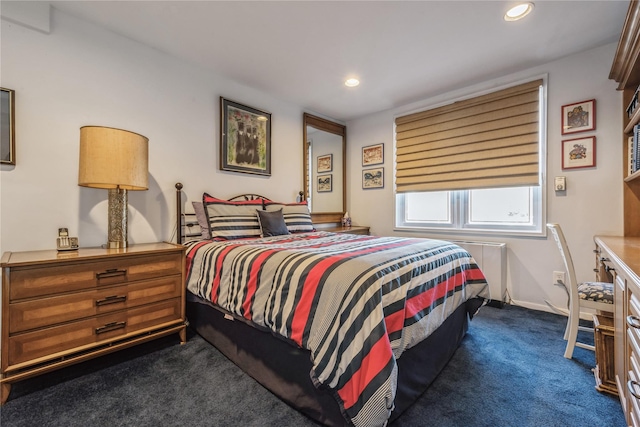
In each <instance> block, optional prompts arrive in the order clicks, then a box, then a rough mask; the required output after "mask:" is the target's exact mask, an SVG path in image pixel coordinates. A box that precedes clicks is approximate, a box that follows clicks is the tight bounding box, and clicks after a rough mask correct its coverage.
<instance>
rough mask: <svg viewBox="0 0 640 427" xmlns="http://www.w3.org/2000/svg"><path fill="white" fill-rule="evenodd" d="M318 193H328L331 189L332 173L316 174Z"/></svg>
mask: <svg viewBox="0 0 640 427" xmlns="http://www.w3.org/2000/svg"><path fill="white" fill-rule="evenodd" d="M317 183H318V193H330V192H332V191H333V175H332V174H328V175H318V178H317Z"/></svg>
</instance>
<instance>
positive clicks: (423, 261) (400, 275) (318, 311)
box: [187, 232, 489, 426]
mask: <svg viewBox="0 0 640 427" xmlns="http://www.w3.org/2000/svg"><path fill="white" fill-rule="evenodd" d="M188 245H189V247H188V249H187V289H188V290H189V291H190V292H192V293H193V294H195V295H199V296H200V297H202V298H205V299H207V300H210V301H212V302H213V303H215V304H218V305H219V306H221V307H222V308H224V309H225V310H227V311H229V312H231V313H233V314H235V315H237V316H241V317H244V318H245V319H247V320H250V321H252V322H254V323H256V324H258V325H260V326H262V327H265V328H268V329H270V330H271V331H272V332H273V333H276V334H279V335H281V336H283V337H286V338H288V339H289V340H290V341H292V342H294V343H295V344H296V345H298V346H300V347H303V348H306V349H308V350H310V351H311V356H312V364H313V371H312V372H311V377H312V379H313V380H314V382H315V384H316V385H317V386H318V387H329V388H331V389H332V390H333V392H334V393H333V394H334V396H335V397H336V399H337V400H338V402H339V403H340V405H341V406H342V408H343V413H344V414H345V417H346V418H347V419H349V420H350V421H351V422H352V423H353V424H354V425H355V426H377V425H384V424H385V423H386V421H387V419H388V418H389V415H390V414H391V411H392V410H393V401H394V397H395V391H396V378H397V366H396V359H398V358H399V357H400V356H401V355H402V352H403V351H404V350H406V349H409V348H411V347H412V346H413V345H415V344H416V343H418V342H420V341H421V340H423V339H424V338H426V337H427V336H428V335H429V334H430V333H431V332H432V331H434V330H435V329H436V328H438V326H440V324H442V322H443V321H444V320H445V319H446V318H447V316H449V314H451V313H452V312H453V311H454V310H455V309H456V308H457V307H458V306H459V305H460V304H462V303H464V302H465V301H466V300H468V299H471V298H474V297H483V298H488V297H489V294H488V292H489V291H488V286H487V284H486V281H485V278H484V276H483V274H482V272H481V271H480V269H479V268H478V266H477V265H476V263H475V261H474V260H473V258H471V256H470V255H469V253H468V252H466V251H465V250H463V249H462V248H460V247H459V246H457V245H455V244H453V243H450V242H445V241H440V240H429V239H412V238H399V237H371V236H360V235H351V234H334V233H327V232H314V233H302V234H292V235H287V236H277V237H268V238H261V239H260V238H259V239H243V240H231V241H216V242H212V241H209V240H207V241H199V242H191V243H189V244H188Z"/></svg>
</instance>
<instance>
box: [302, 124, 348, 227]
mask: <svg viewBox="0 0 640 427" xmlns="http://www.w3.org/2000/svg"><path fill="white" fill-rule="evenodd" d="M307 126H311V127H314V128H316V129H318V130H322V131H325V132H329V133H333V134H335V135H339V136H341V137H342V212H319V213H313V212H311V220H312V221H313V223H314V224H322V223H340V221H341V220H342V217H343V215H344V212H345V209H346V206H347V127H346V126H345V125H341V124H339V123H336V122H332V121H331V120H327V119H323V118H322V117H317V116H314V115H311V114H309V113H304V114H303V116H302V188H303V190H302V192H303V194H304V200H308V199H309V185H308V184H307V180H308V177H309V170H308V167H307V166H308V165H309V150H307Z"/></svg>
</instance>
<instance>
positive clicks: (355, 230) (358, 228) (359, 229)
mask: <svg viewBox="0 0 640 427" xmlns="http://www.w3.org/2000/svg"><path fill="white" fill-rule="evenodd" d="M318 231H328V232H331V233H347V234H364V235H369V227H365V226H362V225H352V226H351V227H342V226H337V227H326V228H318Z"/></svg>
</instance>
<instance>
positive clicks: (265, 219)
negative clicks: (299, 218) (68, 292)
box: [256, 209, 289, 237]
mask: <svg viewBox="0 0 640 427" xmlns="http://www.w3.org/2000/svg"><path fill="white" fill-rule="evenodd" d="M256 212H257V213H258V222H259V223H260V233H261V236H262V237H270V236H282V235H284V234H289V230H288V229H287V224H285V222H284V216H283V215H282V209H279V210H277V211H262V210H258V209H256Z"/></svg>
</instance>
